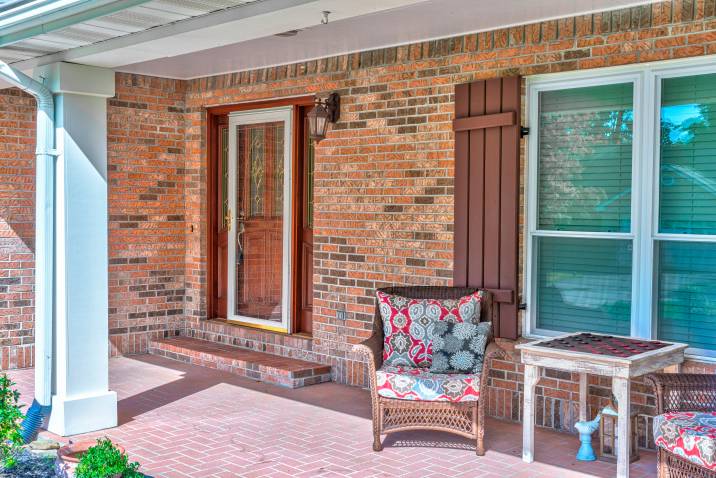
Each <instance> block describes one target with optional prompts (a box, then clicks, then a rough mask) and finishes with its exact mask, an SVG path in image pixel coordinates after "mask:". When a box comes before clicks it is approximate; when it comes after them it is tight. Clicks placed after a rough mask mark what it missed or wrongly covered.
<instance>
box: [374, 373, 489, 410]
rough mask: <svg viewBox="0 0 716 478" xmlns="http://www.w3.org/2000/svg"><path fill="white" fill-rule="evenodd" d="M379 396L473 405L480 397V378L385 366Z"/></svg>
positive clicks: (379, 380) (378, 386)
mask: <svg viewBox="0 0 716 478" xmlns="http://www.w3.org/2000/svg"><path fill="white" fill-rule="evenodd" d="M376 381H377V387H376V389H377V391H378V395H380V396H381V397H386V398H398V399H401V400H421V401H431V402H470V401H475V400H477V399H478V398H479V397H480V390H479V388H480V376H479V375H476V374H460V373H432V372H430V370H429V369H426V368H421V367H401V366H393V365H383V366H382V367H381V368H380V370H378V371H377V372H376Z"/></svg>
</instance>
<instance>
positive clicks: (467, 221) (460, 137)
mask: <svg viewBox="0 0 716 478" xmlns="http://www.w3.org/2000/svg"><path fill="white" fill-rule="evenodd" d="M520 95H521V81H520V77H519V76H512V77H505V78H494V79H491V80H480V81H475V82H472V83H468V84H462V85H457V86H456V87H455V120H454V122H453V129H454V130H455V266H454V267H455V268H454V273H453V282H454V285H456V286H473V287H483V288H486V289H489V290H491V291H492V292H493V294H494V296H495V300H496V302H497V304H498V307H499V311H498V313H497V317H498V319H497V323H496V324H493V329H494V331H495V334H496V335H497V336H498V337H504V338H510V339H516V338H517V317H518V311H517V277H518V274H517V267H518V263H519V260H518V237H519V236H518V234H519V231H518V227H519V187H520V184H519V171H520Z"/></svg>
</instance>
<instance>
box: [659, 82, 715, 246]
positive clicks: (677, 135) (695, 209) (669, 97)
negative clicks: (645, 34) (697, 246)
mask: <svg viewBox="0 0 716 478" xmlns="http://www.w3.org/2000/svg"><path fill="white" fill-rule="evenodd" d="M715 158H716V74H711V75H698V76H686V77H681V78H668V79H665V80H662V83H661V168H660V181H659V206H660V207H659V231H660V232H664V233H678V234H716V159H715Z"/></svg>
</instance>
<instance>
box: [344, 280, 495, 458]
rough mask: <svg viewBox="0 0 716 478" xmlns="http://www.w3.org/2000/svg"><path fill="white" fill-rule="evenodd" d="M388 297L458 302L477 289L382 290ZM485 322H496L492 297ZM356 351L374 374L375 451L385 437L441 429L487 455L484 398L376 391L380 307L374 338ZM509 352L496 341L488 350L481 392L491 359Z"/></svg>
mask: <svg viewBox="0 0 716 478" xmlns="http://www.w3.org/2000/svg"><path fill="white" fill-rule="evenodd" d="M380 290H381V291H383V292H385V293H388V294H395V295H402V296H404V297H410V298H415V299H457V298H460V297H462V296H465V295H469V294H472V293H474V292H475V291H476V290H477V289H475V288H461V287H429V286H421V287H388V288H385V289H380ZM480 318H481V320H482V321H487V320H492V321H493V324H494V323H495V321H494V316H493V307H492V294H489V293H488V294H487V300H485V301H484V302H483V304H482V310H481V311H480ZM355 350H356V352H359V353H363V354H364V355H365V356H367V357H368V365H369V369H370V370H369V373H370V394H371V400H372V405H373V406H372V410H373V450H375V451H381V450H382V449H383V444H382V443H381V437H380V436H381V434H388V433H393V432H397V431H403V430H440V431H445V432H450V433H455V434H457V435H460V436H463V437H466V438H469V439H471V440H475V445H476V447H475V450H476V453H477V454H478V455H484V454H485V447H484V444H483V436H484V432H485V428H484V417H485V400H483V399H482V398H480V399H479V400H476V401H469V402H457V403H456V402H442V401H418V400H400V399H395V398H386V397H382V396H380V395H378V392H377V390H376V387H377V384H376V370H378V369H380V367H381V365H382V364H383V321H382V319H381V316H380V310H379V308H378V305H377V304H376V311H375V316H374V320H373V335H372V336H371V337H370V338H369V339H368V340H366V341H364V342H362V343H360V344H358V345H356V347H355ZM504 355H505V352H504V351H503V350H502V349H501V348H500V347H498V346H497V345H496V344H495V342H494V341H492V339H491V340H490V341H489V343H488V346H487V349H486V351H485V361H484V367H483V370H482V374H481V376H480V385H479V391H480V393H484V391H485V390H486V388H487V379H488V374H489V368H488V364H489V363H490V362H489V361H490V359H492V358H496V357H499V356H504Z"/></svg>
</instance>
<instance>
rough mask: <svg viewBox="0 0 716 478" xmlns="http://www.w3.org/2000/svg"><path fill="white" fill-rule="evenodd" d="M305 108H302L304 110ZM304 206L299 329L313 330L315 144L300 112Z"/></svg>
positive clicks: (298, 292)
mask: <svg viewBox="0 0 716 478" xmlns="http://www.w3.org/2000/svg"><path fill="white" fill-rule="evenodd" d="M305 110H306V109H303V112H304V113H305ZM301 122H302V126H303V128H302V130H301V131H300V133H301V139H302V141H301V146H302V147H301V152H302V154H301V161H300V165H301V168H300V169H301V172H302V181H301V194H300V197H301V207H300V214H299V216H300V221H301V227H300V230H299V238H298V240H299V251H300V252H299V256H300V257H299V260H298V267H299V277H298V281H299V287H298V288H297V294H298V296H299V297H298V299H299V300H298V318H299V320H298V324H297V325H298V327H297V329H298V332H302V333H306V334H311V333H313V172H314V166H315V144H314V142H313V141H312V140H311V139H310V138H309V137H308V121H307V120H306V118H305V115H302V116H301Z"/></svg>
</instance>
